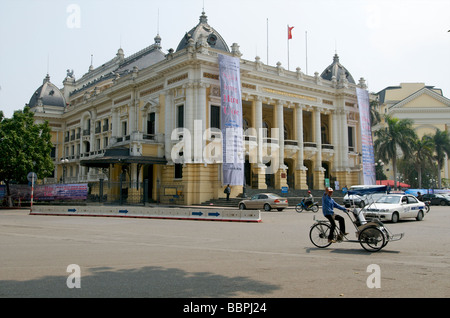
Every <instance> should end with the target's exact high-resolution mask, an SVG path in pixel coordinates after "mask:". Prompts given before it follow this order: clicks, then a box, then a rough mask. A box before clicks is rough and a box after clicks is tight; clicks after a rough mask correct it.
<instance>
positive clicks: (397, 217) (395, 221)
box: [391, 212, 400, 223]
mask: <svg viewBox="0 0 450 318" xmlns="http://www.w3.org/2000/svg"><path fill="white" fill-rule="evenodd" d="M399 218H400V217H399V215H398V212H394V213H392V219H391V221H392V223H397V222H398V219H399Z"/></svg>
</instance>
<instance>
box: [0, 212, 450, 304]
mask: <svg viewBox="0 0 450 318" xmlns="http://www.w3.org/2000/svg"><path fill="white" fill-rule="evenodd" d="M320 213H321V212H319V213H318V214H317V215H318V216H320ZM262 220H263V221H262V222H261V223H236V222H213V221H182V220H157V219H131V218H130V219H123V218H104V217H76V216H70V217H69V216H67V217H66V216H39V215H37V216H36V215H35V216H31V215H28V211H26V210H0V297H170V298H174V297H201V298H202V297H231V298H233V297H256V298H265V297H272V298H278V297H449V296H450V278H449V277H450V231H449V228H450V207H432V210H431V212H430V213H429V214H428V215H426V216H425V218H424V220H423V221H421V222H417V221H415V220H411V221H402V222H399V223H397V224H387V226H388V228H389V229H390V230H391V231H392V232H394V233H399V232H405V237H404V238H403V239H402V240H401V241H398V242H391V243H389V244H388V245H387V246H386V247H385V249H383V250H382V251H380V252H378V253H368V252H365V251H364V250H363V249H362V248H361V246H360V245H359V244H358V243H340V244H333V245H332V246H331V247H329V248H326V249H318V248H315V247H314V246H313V245H312V244H311V243H310V241H309V237H308V233H309V228H310V226H311V224H312V222H313V214H312V213H311V212H307V213H302V214H297V213H296V212H295V211H294V210H293V209H288V210H287V211H286V210H285V211H283V212H263V213H262ZM347 226H348V227H350V224H349V221H348V219H347ZM351 230H353V228H352V229H351ZM70 264H77V265H78V266H79V268H80V280H79V282H80V287H81V288H68V287H67V281H68V278H69V275H71V274H73V273H75V272H72V271H70V272H68V271H67V268H68V266H69V265H70ZM371 264H376V265H378V266H379V271H377V272H372V271H370V272H367V269H368V266H370V265H371ZM376 273H379V274H380V275H379V278H380V279H379V280H376V278H374V279H373V280H372V279H370V280H369V281H371V282H372V283H374V282H378V281H379V282H380V288H369V287H368V285H367V281H368V278H369V276H370V275H372V274H376ZM371 277H373V275H372V276H371ZM69 282H72V283H75V282H78V280H76V279H75V278H74V277H73V276H71V278H69Z"/></svg>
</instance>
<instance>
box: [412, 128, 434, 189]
mask: <svg viewBox="0 0 450 318" xmlns="http://www.w3.org/2000/svg"><path fill="white" fill-rule="evenodd" d="M433 147H434V142H433V138H432V137H431V136H429V135H425V136H422V138H421V139H416V140H414V141H413V143H412V156H411V159H412V161H413V164H414V167H415V168H416V171H417V180H418V186H419V188H422V170H423V167H424V165H425V164H426V163H427V162H429V161H431V160H432V159H433Z"/></svg>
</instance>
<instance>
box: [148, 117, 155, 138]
mask: <svg viewBox="0 0 450 318" xmlns="http://www.w3.org/2000/svg"><path fill="white" fill-rule="evenodd" d="M155 124H156V122H155V113H150V114H148V117H147V134H149V135H154V134H155V133H156V131H155Z"/></svg>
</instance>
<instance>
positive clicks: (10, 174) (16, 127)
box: [0, 107, 54, 206]
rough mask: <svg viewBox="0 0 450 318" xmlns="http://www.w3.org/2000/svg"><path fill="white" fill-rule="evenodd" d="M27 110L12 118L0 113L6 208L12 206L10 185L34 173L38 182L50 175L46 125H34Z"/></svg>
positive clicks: (0, 159) (0, 165)
mask: <svg viewBox="0 0 450 318" xmlns="http://www.w3.org/2000/svg"><path fill="white" fill-rule="evenodd" d="M33 116H34V115H33V113H32V112H31V111H30V108H29V107H25V108H24V109H23V110H19V111H15V112H14V114H13V117H12V118H4V116H3V113H0V154H1V156H0V181H4V182H5V184H6V197H7V199H8V205H9V206H11V205H12V200H11V192H10V183H11V182H18V183H27V175H28V173H29V172H31V171H33V172H35V173H36V174H37V176H38V178H39V179H42V178H45V177H47V176H49V175H51V174H52V171H53V170H54V166H53V161H52V158H51V150H52V147H53V145H52V143H51V135H50V127H49V125H48V123H47V122H44V123H40V124H35V123H34V119H33Z"/></svg>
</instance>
